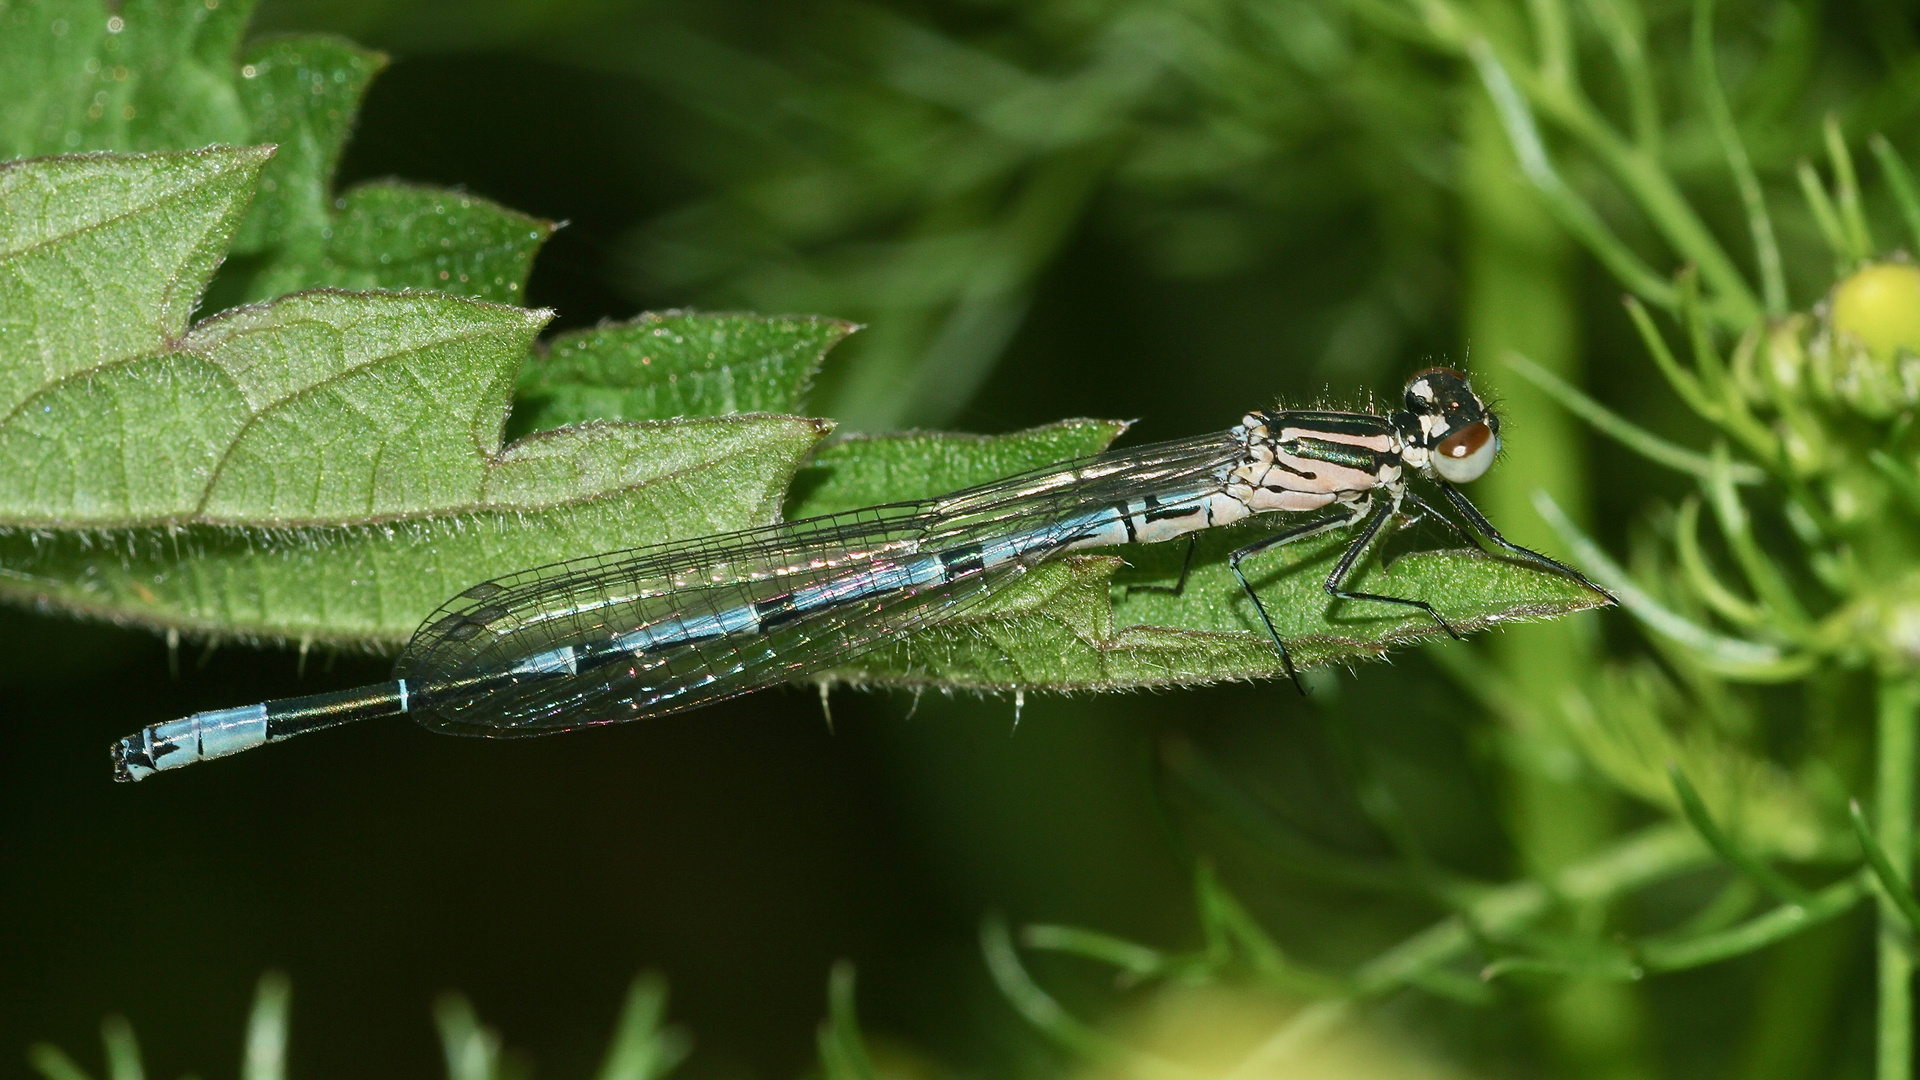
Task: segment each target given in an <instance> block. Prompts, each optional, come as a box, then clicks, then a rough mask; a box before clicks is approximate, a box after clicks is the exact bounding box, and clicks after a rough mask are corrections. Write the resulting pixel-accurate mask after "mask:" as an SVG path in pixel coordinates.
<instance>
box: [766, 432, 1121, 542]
mask: <svg viewBox="0 0 1920 1080" xmlns="http://www.w3.org/2000/svg"><path fill="white" fill-rule="evenodd" d="M1126 427H1127V426H1126V425H1125V424H1123V423H1120V422H1119V421H1116V420H1062V421H1060V422H1059V423H1055V424H1048V425H1047V426H1045V427H1038V428H1032V429H1030V430H1027V431H1021V432H1016V433H1014V434H1011V435H988V436H982V435H953V434H941V433H936V432H918V431H916V432H908V433H905V434H900V435H871V436H869V435H859V436H854V437H852V438H847V439H840V440H837V441H835V442H831V443H828V444H827V445H825V446H823V447H821V448H820V449H819V450H818V451H816V452H815V453H814V455H813V458H812V460H810V461H808V462H807V467H806V468H804V469H802V470H801V471H800V474H799V475H798V476H796V477H795V478H794V483H793V498H792V499H791V500H790V501H789V503H788V512H787V516H788V518H789V519H793V518H803V517H815V516H818V515H820V514H837V513H840V512H841V511H843V510H858V509H859V508H861V507H863V506H876V505H878V504H880V503H887V502H901V501H904V500H907V499H927V498H932V497H934V496H936V495H945V494H947V493H948V492H952V491H959V490H960V489H961V488H969V487H973V486H974V485H976V484H984V483H987V482H989V481H992V480H999V479H1001V478H1003V477H1008V476H1013V475H1015V474H1017V473H1023V472H1028V471H1030V470H1033V469H1039V468H1043V467H1045V466H1048V465H1052V464H1055V463H1057V462H1061V461H1066V460H1069V459H1071V458H1077V457H1085V456H1087V455H1089V454H1097V453H1099V452H1100V451H1102V450H1105V449H1106V448H1107V444H1109V443H1111V442H1112V441H1113V440H1114V439H1116V438H1118V437H1119V435H1120V433H1121V432H1122V431H1125V430H1126Z"/></svg>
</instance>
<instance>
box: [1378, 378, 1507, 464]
mask: <svg viewBox="0 0 1920 1080" xmlns="http://www.w3.org/2000/svg"><path fill="white" fill-rule="evenodd" d="M1393 419H1394V423H1395V425H1396V426H1397V427H1399V429H1400V437H1401V439H1403V440H1405V442H1406V444H1407V447H1408V448H1409V449H1412V450H1424V451H1426V453H1425V455H1424V456H1425V458H1426V467H1427V468H1428V469H1430V470H1432V472H1433V473H1434V474H1435V475H1437V476H1439V477H1440V479H1442V480H1448V481H1451V482H1453V483H1456V484H1464V483H1467V482H1468V481H1471V480H1478V479H1480V477H1481V476H1482V475H1484V474H1485V473H1486V471H1487V469H1488V468H1490V467H1492V465H1493V459H1494V458H1495V457H1497V456H1499V453H1500V418H1499V417H1497V416H1495V415H1494V414H1493V412H1492V411H1491V410H1489V409H1488V408H1487V406H1486V403H1485V402H1483V401H1481V400H1480V396H1479V395H1478V394H1475V393H1474V392H1473V387H1471V386H1468V385H1467V377H1466V376H1465V375H1462V374H1460V373H1459V372H1457V371H1454V370H1452V369H1450V368H1428V369H1427V370H1425V371H1422V372H1419V373H1417V374H1415V375H1414V377H1413V378H1412V379H1411V380H1409V381H1408V382H1407V408H1406V411H1405V412H1401V413H1395V414H1394V418H1393ZM1409 456H1410V457H1415V458H1416V460H1417V457H1418V455H1409Z"/></svg>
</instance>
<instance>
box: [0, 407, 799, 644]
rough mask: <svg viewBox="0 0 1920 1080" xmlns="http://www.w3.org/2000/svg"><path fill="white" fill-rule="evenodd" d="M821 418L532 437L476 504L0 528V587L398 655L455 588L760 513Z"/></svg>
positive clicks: (162, 621)
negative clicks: (236, 525)
mask: <svg viewBox="0 0 1920 1080" xmlns="http://www.w3.org/2000/svg"><path fill="white" fill-rule="evenodd" d="M825 431H826V425H825V424H824V423H823V422H821V421H814V420H806V419H803V418H800V417H789V416H742V417H726V418H706V419H698V420H683V421H655V422H644V423H627V424H605V425H595V426H590V427H582V428H572V429H568V430H566V431H564V432H554V433H551V434H548V435H535V436H532V437H529V438H527V439H523V440H521V441H519V442H517V443H514V444H513V445H511V446H509V447H508V448H507V449H506V450H505V452H504V453H503V455H502V459H503V460H502V468H501V471H502V472H503V473H506V474H508V480H507V481H506V482H503V483H501V484H500V486H499V487H498V489H497V490H496V491H494V492H493V497H492V499H491V500H490V502H489V503H488V505H487V506H486V507H485V508H482V509H477V510H470V511H466V512H462V513H460V514H457V515H447V516H437V517H422V518H401V519H397V520H393V521H388V522H383V523H381V524H379V525H372V526H361V527H341V528H328V529H320V528H308V529H298V530H294V529H289V530H284V531H275V532H268V531H263V530H255V529H243V530H236V529H225V528H218V527H212V526H191V527H184V528H174V529H142V530H132V531H127V532H121V533H113V534H107V535H104V536H100V535H87V534H81V533H73V532H62V533H55V534H52V535H50V536H37V537H36V536H33V535H30V534H24V533H17V532H16V533H12V534H7V535H0V566H4V567H7V568H8V570H7V573H6V575H5V576H0V592H4V593H7V594H11V595H12V596H14V597H16V598H18V599H25V600H30V601H33V602H37V603H40V604H43V605H46V606H51V607H56V608H61V609H66V610H70V611H75V612H79V613H84V614H90V615H98V616H103V617H108V618H112V619H115V620H118V621H122V622H130V623H137V624H140V625H146V626H152V627H159V628H173V629H181V630H186V631H190V632H193V633H200V634H211V635H216V636H237V637H243V638H266V639H276V640H295V641H318V642H329V643H335V644H343V645H352V646H358V647H364V648H373V649H377V650H382V651H390V650H393V649H395V648H397V647H398V646H399V645H400V644H402V643H403V642H404V641H405V640H406V639H407V638H408V637H409V636H410V635H411V634H412V633H413V631H414V629H415V628H416V627H417V626H418V625H419V624H420V621H421V619H423V618H425V617H426V616H427V614H429V613H430V612H432V611H433V610H434V609H435V608H436V607H438V606H439V605H440V604H441V603H442V602H443V601H445V600H446V599H447V597H449V596H452V595H453V594H455V593H457V592H459V591H461V590H462V589H465V588H467V587H468V586H470V585H472V584H474V583H475V582H478V581H484V580H486V579H487V578H491V577H495V576H498V575H500V574H503V573H507V572H510V571H513V570H519V569H524V568H526V567H529V566H541V565H545V564H547V563H551V562H556V561H559V560H562V559H567V558H572V557H575V556H580V555H591V554H595V553H598V552H606V551H618V550H620V549H622V548H628V547H636V546H642V545H646V544H654V543H660V542H663V541H666V540H672V539H681V538H685V537H690V536H703V535H707V534H710V533H716V532H726V531H729V530H732V529H740V528H746V527H749V526H752V525H760V524H766V523H767V522H769V521H771V520H773V519H774V517H775V516H776V514H777V512H778V510H779V506H780V499H781V496H782V494H783V493H784V492H785V490H786V486H787V481H788V479H789V478H790V477H791V475H792V469H793V466H794V465H795V464H796V463H797V462H798V461H799V460H800V458H801V457H802V456H803V455H805V453H806V452H807V450H808V449H809V448H810V447H811V446H812V445H813V443H814V442H815V441H817V440H818V439H819V438H820V437H821V436H822V435H823V434H825Z"/></svg>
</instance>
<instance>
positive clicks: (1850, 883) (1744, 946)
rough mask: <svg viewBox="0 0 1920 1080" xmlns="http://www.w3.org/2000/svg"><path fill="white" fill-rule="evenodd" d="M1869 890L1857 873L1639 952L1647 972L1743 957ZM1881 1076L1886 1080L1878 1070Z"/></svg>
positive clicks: (1842, 909)
mask: <svg viewBox="0 0 1920 1080" xmlns="http://www.w3.org/2000/svg"><path fill="white" fill-rule="evenodd" d="M1869 891H1870V890H1869V889H1868V888H1867V885H1866V882H1865V881H1863V880H1862V879H1861V878H1860V877H1859V876H1858V875H1856V876H1854V877H1849V878H1847V879H1845V880H1844V881H1838V882H1835V883H1834V884H1832V885H1829V886H1827V887H1826V888H1824V889H1821V890H1820V891H1819V892H1817V893H1814V894H1812V895H1811V896H1809V897H1807V899H1806V901H1805V902H1804V903H1792V904H1782V905H1780V906H1779V907H1777V908H1774V909H1773V910H1771V911H1769V912H1767V913H1765V914H1763V915H1758V916H1755V917H1754V918H1752V919H1749V920H1747V921H1746V922H1743V923H1741V924H1740V925H1738V926H1735V927H1732V928H1731V929H1727V930H1722V931H1720V932H1719V933H1717V934H1705V935H1702V936H1700V937H1697V938H1691V939H1688V940H1685V941H1673V942H1651V941H1650V942H1645V943H1643V944H1642V945H1641V946H1640V947H1639V949H1638V950H1637V952H1638V954H1639V958H1640V960H1641V963H1642V964H1643V965H1644V966H1645V968H1646V970H1648V971H1681V970H1684V969H1686V968H1694V967H1702V966H1705V965H1707V964H1714V963H1718V962H1720V961H1722V960H1729V959H1732V958H1733V957H1736V956H1744V955H1746V954H1747V953H1750V952H1753V951H1755V950H1757V949H1761V948H1765V947H1766V946H1768V945H1771V944H1773V943H1774V942H1777V941H1781V940H1784V939H1786V938H1790V937H1793V936H1794V935H1795V934H1799V933H1801V932H1802V931H1804V930H1806V929H1807V927H1809V926H1813V925H1815V924H1816V923H1821V922H1825V921H1826V920H1828V919H1831V918H1834V917H1835V916H1837V915H1841V914H1844V913H1845V912H1847V911H1848V910H1850V909H1851V908H1852V907H1853V906H1854V905H1855V904H1858V903H1859V902H1860V900H1861V898H1863V897H1865V896H1866V895H1867V893H1868V892H1869ZM1881 1080H1887V1077H1886V1076H1885V1074H1882V1076H1881Z"/></svg>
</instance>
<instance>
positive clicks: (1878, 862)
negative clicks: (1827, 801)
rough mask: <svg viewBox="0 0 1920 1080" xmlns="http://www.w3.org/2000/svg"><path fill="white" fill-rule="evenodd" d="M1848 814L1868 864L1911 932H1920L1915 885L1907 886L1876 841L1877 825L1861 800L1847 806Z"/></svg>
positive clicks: (1919, 907)
mask: <svg viewBox="0 0 1920 1080" xmlns="http://www.w3.org/2000/svg"><path fill="white" fill-rule="evenodd" d="M1847 812H1848V814H1849V815H1850V816H1851V818H1852V820H1853V833H1854V836H1856V837H1857V838H1858V839H1859V841H1860V851H1861V853H1862V854H1864V855H1865V856H1866V857H1867V865H1868V866H1870V867H1872V868H1873V876H1874V877H1876V878H1879V879H1880V887H1881V888H1882V889H1885V890H1886V893H1887V897H1888V898H1889V899H1891V900H1892V901H1893V905H1894V906H1895V907H1897V908H1899V909H1900V914H1902V915H1904V916H1906V919H1907V929H1908V930H1909V931H1912V930H1915V929H1920V900H1916V899H1915V898H1914V895H1913V886H1911V885H1909V884H1908V883H1907V878H1906V875H1905V874H1902V873H1901V872H1900V871H1899V870H1898V869H1896V868H1895V867H1894V865H1893V860H1891V859H1889V858H1887V853H1886V851H1884V850H1883V849H1882V848H1881V847H1880V841H1878V840H1875V839H1874V838H1873V826H1872V825H1871V824H1869V823H1868V822H1867V812H1866V811H1865V810H1862V809H1860V800H1859V799H1854V800H1852V801H1851V802H1849V803H1848V804H1847Z"/></svg>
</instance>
